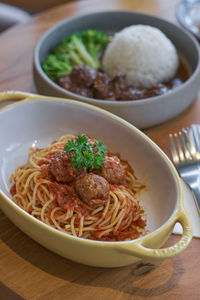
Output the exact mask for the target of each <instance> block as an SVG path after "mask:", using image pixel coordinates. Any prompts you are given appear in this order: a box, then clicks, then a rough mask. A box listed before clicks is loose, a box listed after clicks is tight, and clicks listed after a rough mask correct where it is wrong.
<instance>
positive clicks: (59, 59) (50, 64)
mask: <svg viewBox="0 0 200 300" xmlns="http://www.w3.org/2000/svg"><path fill="white" fill-rule="evenodd" d="M42 68H43V70H44V72H45V73H46V74H47V76H48V77H50V78H51V79H52V80H53V81H56V80H57V79H58V78H60V77H61V76H63V75H65V74H66V73H69V72H71V70H72V66H71V65H70V63H69V54H66V53H60V54H57V55H55V54H49V55H48V56H47V58H46V59H45V60H44V61H43V65H42Z"/></svg>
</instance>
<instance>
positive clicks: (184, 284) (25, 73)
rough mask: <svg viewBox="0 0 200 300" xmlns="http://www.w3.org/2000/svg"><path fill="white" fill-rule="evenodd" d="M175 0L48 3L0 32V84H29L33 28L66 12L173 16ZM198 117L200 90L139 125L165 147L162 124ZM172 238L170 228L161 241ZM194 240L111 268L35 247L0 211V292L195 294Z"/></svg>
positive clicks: (198, 273)
mask: <svg viewBox="0 0 200 300" xmlns="http://www.w3.org/2000/svg"><path fill="white" fill-rule="evenodd" d="M178 3H179V1H178V0H168V1H165V0H148V1H147V0H90V1H89V0H86V1H84V0H83V1H74V2H72V3H69V4H64V5H62V6H57V7H55V8H51V9H50V10H47V11H45V12H43V13H41V14H38V15H36V16H34V17H33V18H31V19H30V21H29V22H28V23H26V24H24V25H18V26H16V27H13V28H11V29H9V30H7V31H5V32H4V33H3V34H1V35H0V92H3V91H6V90H20V91H26V92H36V90H35V87H34V83H33V73H32V61H33V52H34V47H35V45H36V43H37V41H38V39H39V38H40V36H41V34H42V33H43V32H44V31H45V30H47V29H48V28H49V27H50V26H52V25H54V24H55V23H57V22H59V21H61V20H63V19H64V18H67V17H69V16H73V15H79V14H83V13H88V12H92V11H102V10H116V9H117V10H131V11H139V12H145V13H148V14H153V15H158V16H161V17H163V18H165V19H166V20H169V21H171V22H174V23H176V22H177V21H176V17H175V10H176V6H177V4H178ZM191 123H200V98H199V97H198V99H196V101H195V102H194V104H192V105H191V106H190V107H189V108H188V109H187V110H186V111H185V112H183V113H182V114H181V115H179V116H178V117H176V118H174V119H172V120H170V121H168V122H166V123H164V124H162V125H160V126H155V127H153V128H150V129H148V130H144V132H145V133H146V134H147V135H148V136H149V137H150V138H152V140H154V141H155V142H156V143H157V144H158V145H159V146H160V147H161V148H162V149H163V150H164V151H165V152H166V153H167V154H169V139H168V135H169V133H170V132H176V131H178V130H180V129H181V128H182V127H186V126H189V125H190V124H191ZM1 130H2V126H1ZM178 239H179V237H178V236H175V235H172V236H171V237H170V239H169V241H168V243H167V245H170V244H174V243H175V242H176V241H177V240H178ZM199 249H200V241H199V239H193V240H192V243H191V244H190V246H189V247H188V248H187V249H186V250H185V251H184V252H183V253H182V254H181V255H179V256H177V257H175V258H174V259H169V260H165V261H163V262H160V263H156V264H152V263H148V262H141V263H139V264H134V265H131V266H128V267H123V268H116V269H103V268H92V267H88V266H84V265H80V264H77V263H74V262H72V261H69V260H66V259H64V258H62V257H60V256H58V255H56V254H54V253H52V252H50V251H48V250H47V249H45V248H43V247H42V246H40V245H39V244H37V243H36V242H34V241H33V240H31V239H30V238H29V237H27V236H26V235H25V234H24V233H22V232H21V231H20V230H19V229H18V228H17V227H15V226H14V225H13V224H12V222H11V221H10V220H8V218H7V217H6V216H5V215H4V214H3V213H2V212H1V211H0V281H1V283H0V299H1V300H7V299H8V300H14V299H16V300H17V299H37V300H51V299H52V300H54V299H55V300H61V299H62V300H63V299H64V300H65V299H81V300H82V299H100V300H101V299H102V300H104V299H106V300H107V299H108V300H110V299H116V300H117V299H120V300H122V299H123V300H127V299H135V300H139V299H152V300H157V299H166V300H177V299H178V300H179V299H191V300H199V299H200V288H199V278H200V255H199Z"/></svg>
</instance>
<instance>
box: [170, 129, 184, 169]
mask: <svg viewBox="0 0 200 300" xmlns="http://www.w3.org/2000/svg"><path fill="white" fill-rule="evenodd" d="M169 139H170V145H171V156H172V160H173V162H174V164H178V163H180V161H181V162H182V161H184V154H183V151H182V149H181V144H180V141H179V138H178V134H177V133H174V135H172V134H170V135H169Z"/></svg>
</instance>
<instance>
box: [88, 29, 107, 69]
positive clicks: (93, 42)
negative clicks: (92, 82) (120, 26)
mask: <svg viewBox="0 0 200 300" xmlns="http://www.w3.org/2000/svg"><path fill="white" fill-rule="evenodd" d="M82 39H83V42H84V44H85V46H86V48H87V50H88V52H89V53H90V55H91V56H92V57H93V59H94V61H95V63H96V65H97V69H99V68H100V60H99V55H100V54H101V53H102V51H103V50H104V49H105V47H106V46H107V45H108V43H109V36H108V34H107V33H105V32H104V31H101V30H93V29H88V30H85V31H83V33H82Z"/></svg>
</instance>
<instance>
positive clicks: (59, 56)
mask: <svg viewBox="0 0 200 300" xmlns="http://www.w3.org/2000/svg"><path fill="white" fill-rule="evenodd" d="M108 43H109V36H108V34H107V33H105V32H103V31H100V30H96V29H88V30H85V31H83V32H76V33H73V34H71V35H69V36H67V37H65V38H64V39H63V40H62V41H61V42H60V43H59V44H58V45H57V46H56V47H55V48H53V49H52V51H51V54H50V55H49V56H48V57H47V58H46V59H45V60H44V62H43V65H42V67H43V70H44V72H45V73H46V74H47V75H48V76H49V77H50V78H51V79H52V80H54V81H56V80H57V79H58V78H59V77H61V76H62V75H64V74H66V73H69V72H71V70H72V67H73V66H74V65H83V64H85V65H88V66H90V67H91V68H93V69H96V70H98V69H99V68H100V59H99V56H100V54H101V52H102V51H103V50H104V48H105V47H106V46H107V44H108Z"/></svg>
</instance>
